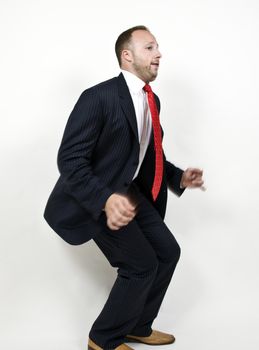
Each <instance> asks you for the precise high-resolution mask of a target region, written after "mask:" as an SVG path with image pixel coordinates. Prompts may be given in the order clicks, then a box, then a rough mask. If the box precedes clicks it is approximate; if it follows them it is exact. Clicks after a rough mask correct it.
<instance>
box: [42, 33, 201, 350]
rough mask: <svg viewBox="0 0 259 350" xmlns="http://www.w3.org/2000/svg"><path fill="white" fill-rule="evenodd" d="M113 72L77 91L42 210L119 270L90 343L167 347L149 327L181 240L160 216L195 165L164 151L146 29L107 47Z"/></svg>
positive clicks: (195, 175)
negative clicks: (113, 58)
mask: <svg viewBox="0 0 259 350" xmlns="http://www.w3.org/2000/svg"><path fill="white" fill-rule="evenodd" d="M115 50H116V55H117V58H118V61H119V65H120V67H121V73H120V75H119V76H118V77H115V78H113V79H110V80H108V81H105V82H102V83H100V84H98V85H96V86H93V87H91V88H89V89H87V90H85V91H84V92H83V93H82V94H81V96H80V97H79V99H78V101H77V103H76V105H75V107H74V109H73V111H72V112H71V115H70V117H69V119H68V122H67V125H66V128H65V131H64V135H63V138H62V142H61V146H60V148H59V152H58V168H59V171H60V177H59V179H58V181H57V183H56V185H55V187H54V189H53V191H52V193H51V195H50V197H49V200H48V203H47V205H46V209H45V212H44V217H45V219H46V220H47V222H48V223H49V225H50V226H51V227H52V228H53V230H54V231H56V232H57V233H58V234H59V235H60V236H61V237H62V238H63V239H64V240H65V241H66V242H68V243H70V244H74V245H77V244H82V243H85V242H87V241H88V240H90V239H93V240H94V241H95V243H96V244H97V245H98V247H99V248H100V249H101V251H102V252H103V254H104V255H105V256H106V258H107V259H108V261H109V263H110V264H111V265H112V266H114V267H116V268H118V270H117V271H118V276H117V279H116V281H115V283H114V286H113V288H112V290H111V292H110V295H109V297H108V299H107V301H106V303H105V305H104V307H103V309H102V311H101V313H100V315H99V316H98V318H97V319H96V320H95V322H94V324H93V326H92V328H91V330H90V333H89V342H88V348H89V349H92V350H98V349H105V350H108V349H118V350H126V349H128V350H129V349H132V348H130V347H129V346H127V345H126V344H124V342H125V341H131V342H133V341H134V342H141V343H145V344H150V345H162V344H169V343H172V342H173V341H174V336H173V335H171V334H167V333H163V332H160V331H157V330H153V329H152V323H153V321H154V319H155V318H156V316H157V314H158V311H159V308H160V305H161V303H162V300H163V298H164V295H165V293H166V290H167V288H168V285H169V283H170V280H171V278H172V275H173V272H174V270H175V267H176V264H177V262H178V259H179V257H180V247H179V245H178V243H177V242H176V240H175V238H174V236H173V235H172V233H171V232H170V230H169V229H168V227H167V226H166V224H165V223H164V216H165V211H166V201H167V188H168V187H169V188H170V189H171V190H172V191H173V192H174V193H175V194H177V195H178V196H180V195H181V194H182V193H183V191H184V189H185V188H186V187H202V185H203V180H202V171H201V170H199V169H193V168H192V169H191V168H189V169H187V170H185V171H183V170H181V169H179V168H177V167H176V166H174V165H173V164H172V163H170V162H169V161H167V160H166V157H165V155H164V153H163V150H162V141H161V140H162V136H163V130H162V128H161V126H160V124H159V116H158V113H159V111H160V102H159V99H158V97H157V96H156V95H155V94H153V92H152V90H151V87H150V85H149V83H150V82H151V81H153V80H154V79H155V78H156V76H157V72H158V68H159V62H160V58H161V53H160V52H159V49H158V44H157V42H156V39H155V37H154V36H153V35H152V34H151V33H150V31H149V30H148V29H147V28H146V27H144V26H137V27H134V28H130V29H129V30H127V31H125V32H123V33H122V34H121V35H120V36H119V37H118V39H117V41H116V45H115Z"/></svg>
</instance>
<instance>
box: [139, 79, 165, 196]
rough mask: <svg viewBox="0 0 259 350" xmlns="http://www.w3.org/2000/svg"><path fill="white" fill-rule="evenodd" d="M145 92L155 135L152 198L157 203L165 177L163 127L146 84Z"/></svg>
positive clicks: (148, 86)
mask: <svg viewBox="0 0 259 350" xmlns="http://www.w3.org/2000/svg"><path fill="white" fill-rule="evenodd" d="M143 89H144V91H146V92H147V97H148V104H149V108H150V113H151V117H152V125H153V134H154V144H155V156H156V165H155V176H154V181H153V186H152V197H153V200H154V201H155V200H156V198H157V196H158V193H159V190H160V187H161V182H162V177H163V149H162V136H161V127H160V122H159V114H158V110H157V106H156V101H155V96H154V94H153V91H152V89H151V86H150V85H148V84H146V85H145V86H144V88H143Z"/></svg>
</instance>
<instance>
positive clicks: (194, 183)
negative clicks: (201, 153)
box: [180, 168, 205, 190]
mask: <svg viewBox="0 0 259 350" xmlns="http://www.w3.org/2000/svg"><path fill="white" fill-rule="evenodd" d="M202 175H203V171H202V170H201V169H197V168H188V169H186V170H185V171H184V173H183V175H182V179H181V185H180V186H181V188H187V187H189V188H200V189H202V190H205V187H204V186H203V184H204V181H203V179H202Z"/></svg>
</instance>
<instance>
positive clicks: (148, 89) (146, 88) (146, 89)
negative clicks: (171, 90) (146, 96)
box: [143, 84, 152, 92]
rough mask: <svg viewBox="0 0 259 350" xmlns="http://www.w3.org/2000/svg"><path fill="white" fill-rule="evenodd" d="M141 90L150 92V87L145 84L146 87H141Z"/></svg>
mask: <svg viewBox="0 0 259 350" xmlns="http://www.w3.org/2000/svg"><path fill="white" fill-rule="evenodd" d="M143 89H144V91H146V92H150V91H152V89H151V86H150V85H149V84H146V85H145V86H144V87H143Z"/></svg>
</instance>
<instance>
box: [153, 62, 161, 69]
mask: <svg viewBox="0 0 259 350" xmlns="http://www.w3.org/2000/svg"><path fill="white" fill-rule="evenodd" d="M151 66H155V67H157V68H158V67H159V63H156V62H153V63H151Z"/></svg>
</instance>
